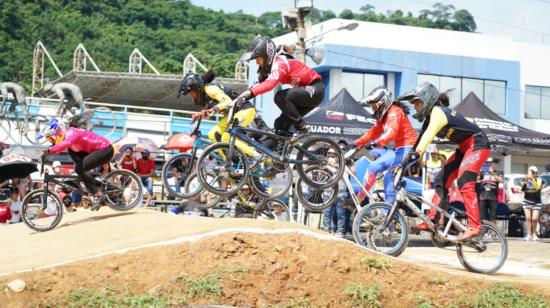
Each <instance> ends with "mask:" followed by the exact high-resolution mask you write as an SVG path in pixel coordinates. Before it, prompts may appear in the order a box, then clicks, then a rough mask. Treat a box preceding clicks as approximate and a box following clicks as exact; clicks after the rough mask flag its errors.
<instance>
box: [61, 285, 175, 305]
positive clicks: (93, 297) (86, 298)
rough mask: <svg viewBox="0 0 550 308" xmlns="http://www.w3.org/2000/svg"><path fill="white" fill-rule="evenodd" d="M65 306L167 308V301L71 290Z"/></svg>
mask: <svg viewBox="0 0 550 308" xmlns="http://www.w3.org/2000/svg"><path fill="white" fill-rule="evenodd" d="M66 304H67V305H68V306H69V307H168V306H169V305H171V304H172V302H171V301H170V300H169V299H166V298H161V297H158V296H154V295H135V296H131V295H119V296H117V295H112V294H99V293H97V292H95V291H92V290H89V289H84V290H72V291H71V292H70V293H69V296H68V299H67V302H66Z"/></svg>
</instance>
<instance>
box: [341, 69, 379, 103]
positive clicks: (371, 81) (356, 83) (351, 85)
mask: <svg viewBox="0 0 550 308" xmlns="http://www.w3.org/2000/svg"><path fill="white" fill-rule="evenodd" d="M385 84H386V83H385V78H384V75H381V74H363V73H352V72H342V85H343V87H344V88H346V89H347V90H348V92H349V93H350V94H351V96H353V98H355V99H356V100H360V99H362V98H364V97H366V96H367V95H369V93H370V92H371V91H372V90H373V89H374V88H376V87H378V86H385Z"/></svg>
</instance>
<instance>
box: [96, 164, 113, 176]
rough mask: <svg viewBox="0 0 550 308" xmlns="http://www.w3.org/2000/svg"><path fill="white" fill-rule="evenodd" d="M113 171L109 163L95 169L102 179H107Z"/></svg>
mask: <svg viewBox="0 0 550 308" xmlns="http://www.w3.org/2000/svg"><path fill="white" fill-rule="evenodd" d="M112 171H113V166H111V163H108V162H107V163H104V164H103V165H101V166H99V167H97V173H99V175H100V176H101V177H103V178H105V177H107V175H108V174H109V173H111V172H112Z"/></svg>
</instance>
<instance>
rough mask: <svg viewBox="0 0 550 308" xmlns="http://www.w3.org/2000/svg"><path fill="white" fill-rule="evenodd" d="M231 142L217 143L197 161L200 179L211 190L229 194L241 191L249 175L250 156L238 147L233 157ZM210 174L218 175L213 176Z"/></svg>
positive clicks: (234, 150) (220, 193) (221, 194)
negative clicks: (230, 151) (230, 148)
mask: <svg viewBox="0 0 550 308" xmlns="http://www.w3.org/2000/svg"><path fill="white" fill-rule="evenodd" d="M228 153H229V143H225V142H223V143H222V142H220V143H215V144H213V145H211V146H209V147H208V148H206V150H204V152H203V153H202V155H201V157H200V158H199V161H198V162H197V170H198V175H199V181H200V182H201V184H202V186H203V187H204V188H205V189H206V190H208V191H209V192H211V193H213V194H216V195H220V196H228V195H232V194H234V193H236V192H237V191H239V190H240V189H241V188H242V187H243V186H244V184H246V181H247V177H248V172H249V171H248V157H247V156H246V155H245V154H244V153H243V152H242V151H241V150H240V149H239V148H237V147H235V148H234V149H233V154H232V156H231V157H229V155H228ZM210 174H215V175H216V176H215V177H214V178H212V177H211V176H210Z"/></svg>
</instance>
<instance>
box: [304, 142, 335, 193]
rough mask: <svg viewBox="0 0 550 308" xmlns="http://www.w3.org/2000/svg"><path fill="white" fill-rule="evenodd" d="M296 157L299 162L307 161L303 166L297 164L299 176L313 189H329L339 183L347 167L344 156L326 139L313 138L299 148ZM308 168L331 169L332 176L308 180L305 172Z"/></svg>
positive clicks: (333, 143)
mask: <svg viewBox="0 0 550 308" xmlns="http://www.w3.org/2000/svg"><path fill="white" fill-rule="evenodd" d="M298 148H299V151H298V154H297V155H296V159H297V160H299V161H300V160H301V161H305V163H302V164H296V169H297V170H298V175H299V176H300V178H302V179H303V181H304V182H305V183H306V184H308V185H309V186H311V187H313V188H321V189H322V188H328V187H332V186H334V184H336V183H338V181H339V180H340V178H341V177H342V175H343V174H344V168H345V167H346V165H345V162H344V154H343V153H342V150H341V149H340V147H339V146H338V144H336V143H335V142H334V141H332V140H329V139H326V138H312V139H309V140H307V141H306V142H304V144H302V146H300V147H298ZM307 166H316V167H319V168H324V169H330V170H331V172H332V175H331V176H330V177H329V178H323V179H317V180H315V179H313V178H308V177H307V174H306V172H305V168H307Z"/></svg>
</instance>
